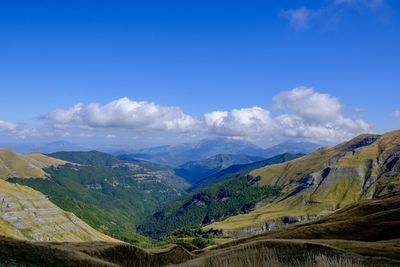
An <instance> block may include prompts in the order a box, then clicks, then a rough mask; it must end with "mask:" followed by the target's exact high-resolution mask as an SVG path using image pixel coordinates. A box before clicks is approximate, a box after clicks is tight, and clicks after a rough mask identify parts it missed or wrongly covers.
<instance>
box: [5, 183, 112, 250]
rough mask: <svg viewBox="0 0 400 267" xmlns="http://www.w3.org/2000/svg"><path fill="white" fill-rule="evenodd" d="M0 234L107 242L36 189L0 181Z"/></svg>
mask: <svg viewBox="0 0 400 267" xmlns="http://www.w3.org/2000/svg"><path fill="white" fill-rule="evenodd" d="M0 234H1V235H4V236H8V237H13V238H17V239H22V240H35V241H62V242H82V241H110V242H116V241H117V240H115V239H113V238H111V237H108V236H106V235H104V234H102V233H100V232H98V231H96V230H94V229H93V228H91V227H90V226H89V225H87V224H86V223H84V222H83V221H82V220H80V219H79V218H78V217H76V216H75V215H74V214H72V213H68V212H65V211H63V210H62V209H60V208H58V207H57V206H55V205H54V204H53V203H51V202H50V201H49V200H48V199H47V197H46V196H45V195H43V194H41V193H40V192H38V191H35V190H33V189H31V188H29V187H26V186H21V185H18V184H11V183H8V182H6V181H3V180H0Z"/></svg>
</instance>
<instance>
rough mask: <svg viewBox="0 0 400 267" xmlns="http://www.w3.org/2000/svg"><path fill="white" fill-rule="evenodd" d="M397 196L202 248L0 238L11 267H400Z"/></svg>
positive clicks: (1, 252) (399, 202)
mask: <svg viewBox="0 0 400 267" xmlns="http://www.w3.org/2000/svg"><path fill="white" fill-rule="evenodd" d="M399 205H400V196H399V195H398V194H393V195H392V194H389V195H386V196H383V197H379V198H376V199H372V200H364V201H360V202H359V203H357V204H354V205H350V206H347V207H345V208H343V209H341V210H339V211H337V212H335V213H333V214H331V215H329V216H326V217H324V218H321V219H320V220H318V221H315V222H312V223H307V224H302V225H297V226H291V227H289V228H285V229H282V230H278V231H272V232H269V233H267V234H262V235H256V236H253V237H250V238H245V239H238V240H233V241H229V240H228V239H225V240H223V241H222V242H223V243H222V244H219V245H214V246H213V247H210V248H208V249H205V250H201V249H198V248H196V247H194V246H190V245H189V244H186V243H181V245H167V246H164V247H162V248H152V249H142V248H138V247H136V246H132V245H129V244H124V243H114V242H84V243H48V242H46V243H44V242H23V241H20V240H15V239H11V238H6V237H2V236H0V243H1V245H0V256H1V259H2V263H4V264H5V265H12V266H71V267H72V266H110V267H111V266H114V267H115V266H185V267H186V266H274V267H286V266H299V267H310V266H349V267H350V266H354V267H355V266H357V267H361V266H363V267H373V266H374V267H375V266H386V267H394V266H399V265H400V235H399V233H400V232H399V230H398V229H400V225H399V219H398V218H399V208H398V207H399Z"/></svg>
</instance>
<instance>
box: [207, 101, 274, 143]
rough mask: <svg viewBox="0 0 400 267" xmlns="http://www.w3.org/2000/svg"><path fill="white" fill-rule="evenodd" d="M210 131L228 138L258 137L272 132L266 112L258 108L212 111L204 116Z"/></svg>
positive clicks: (271, 122)
mask: <svg viewBox="0 0 400 267" xmlns="http://www.w3.org/2000/svg"><path fill="white" fill-rule="evenodd" d="M204 121H205V124H206V125H207V127H209V129H210V131H211V132H212V133H215V134H219V135H228V136H259V135H265V134H268V133H270V132H271V131H272V130H273V121H272V118H271V115H270V112H269V111H268V110H265V109H262V108H260V107H253V108H242V109H233V110H231V111H214V112H210V113H206V114H204Z"/></svg>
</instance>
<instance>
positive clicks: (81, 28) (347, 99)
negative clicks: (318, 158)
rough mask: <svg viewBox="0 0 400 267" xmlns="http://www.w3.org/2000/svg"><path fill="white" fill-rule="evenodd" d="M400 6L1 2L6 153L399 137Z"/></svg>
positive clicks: (333, 1) (383, 0)
mask: <svg viewBox="0 0 400 267" xmlns="http://www.w3.org/2000/svg"><path fill="white" fill-rule="evenodd" d="M399 12H400V3H399V1H395V0H320V1H316V0H308V1H300V0H299V1H286V0H281V1H251V0H247V1H218V0H214V1H207V0H203V1H196V0H193V1H99V0H97V1H85V0H82V1H74V0H69V1H62V0H60V1H18V0H15V1H1V2H0V92H1V99H2V101H1V106H0V140H2V141H1V142H0V143H3V144H4V143H12V142H14V143H18V142H21V143H23V142H29V143H35V142H36V143H43V142H48V141H55V140H68V141H73V142H75V143H78V144H88V145H91V146H96V145H123V146H130V147H143V146H151V145H161V144H168V143H180V142H186V141H190V140H198V139H201V138H206V137H215V136H223V137H228V138H242V139H246V140H250V141H253V142H255V143H257V144H259V145H262V146H267V145H269V144H272V143H277V142H280V141H283V140H287V139H293V140H309V141H313V142H318V143H327V144H334V143H338V142H341V141H344V140H347V139H349V138H351V137H353V136H355V135H357V134H359V133H363V132H376V133H383V132H386V131H390V130H394V129H398V128H400V101H399V99H400V90H399V86H400V75H399V74H400V66H399V64H400V63H399V62H400V17H399V15H400V14H399Z"/></svg>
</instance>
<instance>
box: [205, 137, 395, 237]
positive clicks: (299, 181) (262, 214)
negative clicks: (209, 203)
mask: <svg viewBox="0 0 400 267" xmlns="http://www.w3.org/2000/svg"><path fill="white" fill-rule="evenodd" d="M399 144H400V131H394V132H390V133H387V134H384V135H373V134H364V135H360V136H358V137H356V138H354V139H353V140H351V141H348V142H345V143H342V144H339V145H337V146H335V147H333V148H324V149H320V150H317V151H316V152H314V153H312V154H309V155H307V156H304V157H302V158H299V159H296V160H293V161H290V162H287V163H283V164H278V165H274V166H268V167H263V168H259V169H256V170H253V171H252V172H250V175H251V176H252V177H257V179H258V180H259V181H258V182H257V185H258V186H267V185H268V186H278V187H280V188H281V189H282V191H281V194H280V195H279V197H277V198H275V199H273V200H271V201H269V202H266V203H264V205H263V206H261V207H258V208H257V209H255V210H254V211H251V212H250V213H248V214H245V215H240V216H233V217H230V218H227V219H226V220H224V221H221V222H216V223H213V224H211V225H208V226H207V227H206V229H207V228H214V229H223V230H224V231H225V232H226V233H230V234H233V235H251V234H254V233H261V232H265V231H269V230H271V229H274V228H276V227H277V226H279V225H282V224H287V223H295V222H302V221H307V220H311V219H314V218H315V217H319V216H321V215H324V214H329V213H332V212H333V211H335V210H337V209H340V208H342V207H344V206H346V205H349V204H352V203H355V202H358V201H360V200H363V199H370V198H373V197H376V196H380V195H383V194H386V193H389V192H393V191H398V190H399V189H400V162H399V158H400V145H399Z"/></svg>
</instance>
